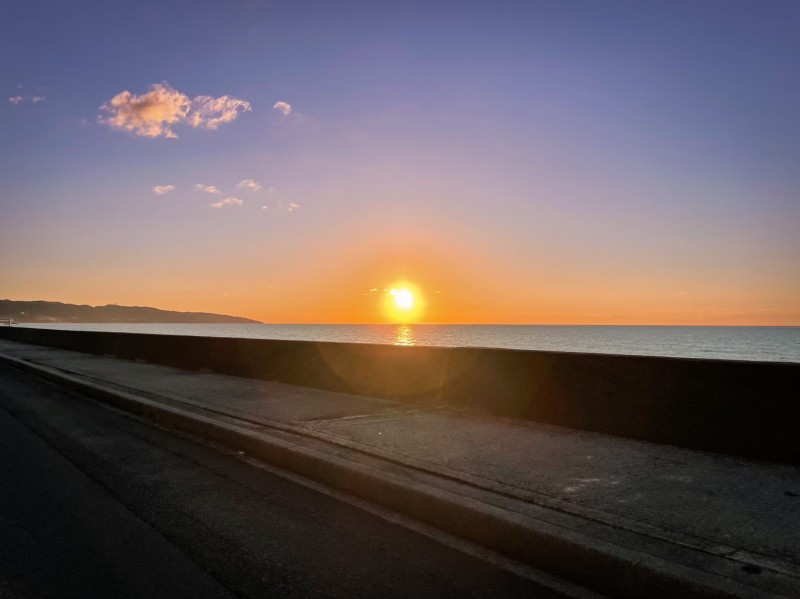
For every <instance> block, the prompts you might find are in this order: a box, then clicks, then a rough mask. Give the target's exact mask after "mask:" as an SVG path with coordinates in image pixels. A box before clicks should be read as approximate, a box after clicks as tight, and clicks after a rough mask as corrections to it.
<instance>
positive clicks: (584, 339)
mask: <svg viewBox="0 0 800 599" xmlns="http://www.w3.org/2000/svg"><path fill="white" fill-rule="evenodd" d="M15 326H32V327H33V326H35V327H39V328H52V329H56V328H58V329H71V330H81V331H118V332H126V333H156V334H164V335H200V336H211V337H241V338H249V339H291V340H303V341H339V342H355V343H383V344H393V345H435V346H444V347H499V348H508V349H533V350H548V351H567V352H589V353H605V354H628V355H649V356H677V357H685V358H715V359H726V360H754V361H759V362H799V363H800V327H683V326H580V325H575V326H555V325H553V326H551V325H433V324H425V325H416V324H415V325H316V324H313V325H312V324H291V325H278V324H47V325H15Z"/></svg>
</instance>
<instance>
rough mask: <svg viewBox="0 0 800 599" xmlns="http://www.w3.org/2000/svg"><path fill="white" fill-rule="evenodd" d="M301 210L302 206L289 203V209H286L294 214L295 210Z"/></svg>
mask: <svg viewBox="0 0 800 599" xmlns="http://www.w3.org/2000/svg"><path fill="white" fill-rule="evenodd" d="M299 209H300V204H295V203H294V202H289V207H288V208H287V209H286V210H287V211H288V212H294V211H295V210H299Z"/></svg>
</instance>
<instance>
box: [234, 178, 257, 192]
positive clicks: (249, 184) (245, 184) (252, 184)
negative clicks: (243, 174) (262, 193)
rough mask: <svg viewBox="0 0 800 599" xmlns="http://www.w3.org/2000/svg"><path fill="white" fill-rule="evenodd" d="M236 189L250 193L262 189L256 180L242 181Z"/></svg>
mask: <svg viewBox="0 0 800 599" xmlns="http://www.w3.org/2000/svg"><path fill="white" fill-rule="evenodd" d="M236 189H249V190H250V191H258V190H259V189H261V183H259V182H258V181H256V180H254V179H242V180H241V181H239V182H238V183H237V184H236Z"/></svg>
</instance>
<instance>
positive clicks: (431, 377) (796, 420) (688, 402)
mask: <svg viewBox="0 0 800 599" xmlns="http://www.w3.org/2000/svg"><path fill="white" fill-rule="evenodd" d="M0 337H2V338H6V339H10V340H16V341H22V342H27V343H35V344H40V345H47V346H51V347H58V348H62V349H71V350H77V351H83V352H88V353H94V354H99V355H113V356H116V357H119V358H127V359H134V360H145V361H148V362H152V363H156V364H165V365H170V366H177V367H180V368H186V369H192V370H200V369H207V370H210V371H214V372H219V373H224V374H231V375H238V376H245V377H251V378H256V379H262V380H270V381H279V382H284V383H291V384H296V385H302V386H306V387H314V388H319V389H326V390H331V391H341V392H346V393H357V394H362V395H368V396H373V397H382V398H390V399H400V400H403V401H407V402H411V403H425V404H429V405H436V404H440V405H446V406H450V407H455V408H466V409H468V410H471V411H475V412H483V413H489V414H493V415H498V416H505V417H510V418H517V419H523V420H532V421H537V422H543V423H548V424H554V425H559V426H566V427H571V428H578V429H584V430H592V431H599V432H605V433H609V434H613V435H619V436H624V437H631V438H635V439H642V440H646V441H653V442H657V443H667V444H672V445H678V446H682V447H687V448H692V449H701V450H708V451H718V452H722V453H729V454H733V455H743V456H750V457H755V458H761V459H767V460H778V461H783V462H788V463H792V464H800V444H798V443H797V431H798V430H800V364H778V363H759V362H735V361H723V360H693V359H680V358H658V357H646V356H615V355H602V354H578V353H561V352H540V351H515V350H501V349H482V348H455V349H450V348H434V347H398V346H384V345H365V344H350V343H323V342H318V343H316V342H303V341H279V340H261V339H230V338H214V337H188V336H186V337H181V336H170V335H140V334H131V333H98V332H87V331H65V330H47V329H32V328H17V327H3V328H0Z"/></svg>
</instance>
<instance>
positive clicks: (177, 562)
mask: <svg viewBox="0 0 800 599" xmlns="http://www.w3.org/2000/svg"><path fill="white" fill-rule="evenodd" d="M561 596H562V595H560V594H558V593H556V592H554V591H552V590H550V589H547V588H544V587H542V586H540V585H538V584H537V583H535V582H532V581H530V580H527V579H524V578H521V577H518V576H516V575H514V574H512V573H509V572H507V571H505V570H502V569H500V568H498V567H496V566H494V565H492V564H490V563H487V562H485V561H483V560H480V559H478V558H476V557H472V556H470V555H467V554H464V553H461V552H459V551H457V550H455V549H453V548H450V547H447V546H445V545H442V544H440V543H437V542H436V541H434V540H432V539H431V538H428V537H426V536H423V535H420V534H418V533H416V532H413V531H411V530H409V529H407V528H405V527H402V526H399V525H396V524H393V523H391V522H388V521H387V520H385V519H382V518H380V517H378V516H375V515H373V514H371V513H369V512H366V511H364V510H361V509H359V508H357V507H355V506H353V505H350V504H349V503H345V502H342V501H339V500H337V499H335V498H333V497H331V496H329V495H326V494H323V493H319V492H317V491H314V490H312V489H309V488H308V487H305V486H302V485H299V484H296V483H294V482H291V481H289V480H287V479H286V478H283V477H281V476H276V475H274V474H270V473H268V472H265V471H264V470H262V469H260V468H256V467H254V466H252V465H250V464H247V463H246V462H243V461H242V460H239V459H236V458H235V457H234V456H231V455H229V454H226V453H223V452H220V451H216V450H214V449H212V448H209V447H206V446H203V445H200V444H197V443H194V442H193V441H191V440H189V439H186V438H183V437H180V436H177V435H173V434H170V433H168V432H165V431H162V430H160V429H158V428H155V427H152V426H150V425H148V424H146V423H142V422H140V421H138V420H135V419H133V418H129V417H127V416H125V415H122V414H119V413H117V412H114V411H112V410H109V409H106V408H104V407H102V406H99V405H97V404H95V403H93V402H91V401H89V400H84V399H82V398H79V397H76V396H75V395H74V394H71V393H67V392H65V391H63V390H62V389H60V388H59V387H57V386H55V385H52V384H49V383H46V382H44V381H41V380H39V379H37V378H35V377H32V376H30V375H28V374H24V373H21V372H18V371H16V370H14V369H11V368H9V367H7V366H5V365H0V597H2V598H6V597H9V598H15V597H76V598H77V597H80V598H83V599H85V598H91V597H118V598H124V597H170V598H180V597H192V598H201V597H348V598H350V597H359V598H360V597H364V598H369V597H381V598H388V597H415V598H416V597H480V598H489V597H536V598H538V597H541V598H550V597H561Z"/></svg>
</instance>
